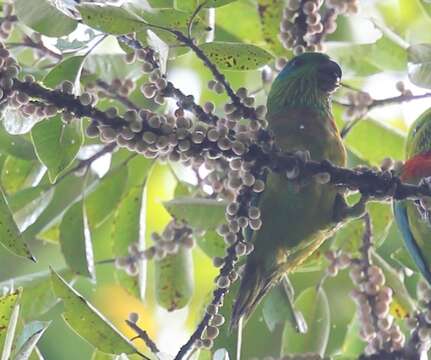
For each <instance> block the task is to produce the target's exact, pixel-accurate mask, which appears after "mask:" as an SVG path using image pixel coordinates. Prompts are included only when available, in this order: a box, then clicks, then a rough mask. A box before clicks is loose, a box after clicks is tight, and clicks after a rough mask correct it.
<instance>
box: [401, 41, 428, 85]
mask: <svg viewBox="0 0 431 360" xmlns="http://www.w3.org/2000/svg"><path fill="white" fill-rule="evenodd" d="M407 53H408V60H409V79H410V81H411V82H412V83H413V84H415V85H418V86H421V87H424V88H427V89H431V44H415V45H412V46H410V47H409V48H408V49H407Z"/></svg>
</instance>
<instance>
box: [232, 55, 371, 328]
mask: <svg viewBox="0 0 431 360" xmlns="http://www.w3.org/2000/svg"><path fill="white" fill-rule="evenodd" d="M340 78H341V69H340V67H339V66H338V64H337V63H336V62H334V61H333V60H331V59H330V58H329V57H328V56H327V55H324V54H321V53H305V54H302V55H299V56H297V57H295V58H293V59H292V60H290V61H289V62H288V63H287V65H286V66H285V67H284V69H283V70H282V71H281V72H280V74H279V75H278V76H277V78H276V79H275V80H274V83H273V84H272V87H271V90H270V92H269V95H268V99H267V108H268V113H267V120H268V124H269V130H270V131H271V132H272V133H273V135H274V138H275V142H276V144H277V145H278V146H279V147H280V148H281V149H282V150H283V151H286V152H295V151H303V152H306V151H308V152H309V153H310V156H311V159H313V160H317V161H320V160H329V161H330V162H331V163H333V164H335V165H339V166H344V165H345V163H346V151H345V148H344V146H343V143H342V140H341V137H340V134H339V132H338V129H337V127H336V125H335V123H334V120H333V117H332V113H331V93H332V92H333V91H334V90H335V89H336V88H337V87H338V84H339V81H340ZM258 206H259V208H260V210H261V220H262V227H261V228H260V229H259V230H258V231H255V232H254V233H253V234H252V236H251V239H249V240H250V241H252V243H253V244H254V251H253V252H252V253H251V254H250V255H249V256H248V258H247V261H246V265H245V270H244V273H243V276H242V280H241V284H240V288H239V291H238V295H237V298H236V301H235V303H234V307H233V314H232V318H231V327H236V326H238V323H239V321H240V319H241V318H244V319H247V318H248V317H249V316H250V315H251V314H252V312H253V311H254V309H255V307H256V306H257V305H258V304H259V302H260V301H261V300H262V298H263V296H265V294H267V293H268V291H269V290H270V288H271V287H272V286H273V285H274V284H276V283H277V282H278V281H279V280H281V279H282V278H283V276H284V275H285V274H287V273H288V272H291V271H293V270H294V269H295V268H297V267H298V266H299V265H301V264H302V263H303V262H304V261H305V260H306V259H307V258H308V257H309V256H310V255H311V254H312V253H313V252H314V251H315V250H316V249H318V248H319V247H320V245H322V243H323V242H324V240H325V239H327V238H328V237H329V236H330V235H331V234H332V233H333V232H334V230H335V229H336V228H337V225H338V224H339V223H340V221H342V220H343V219H346V218H347V217H350V216H359V215H361V214H362V213H363V211H364V207H365V205H364V202H363V201H360V202H359V203H358V204H356V205H354V206H353V207H351V208H349V207H348V206H347V205H346V203H345V201H344V198H343V196H342V195H340V194H339V193H337V190H336V189H335V187H334V186H332V185H330V184H322V183H319V182H318V181H315V180H314V179H310V181H308V182H307V183H298V182H295V181H289V180H288V179H287V177H286V175H284V174H276V173H269V174H268V176H267V179H266V187H265V191H264V193H263V194H262V196H261V198H260V200H259V204H258Z"/></svg>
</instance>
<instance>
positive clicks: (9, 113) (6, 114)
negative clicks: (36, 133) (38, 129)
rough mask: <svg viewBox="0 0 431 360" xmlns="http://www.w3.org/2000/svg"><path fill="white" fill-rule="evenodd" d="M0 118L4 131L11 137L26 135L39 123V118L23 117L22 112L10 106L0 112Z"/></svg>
mask: <svg viewBox="0 0 431 360" xmlns="http://www.w3.org/2000/svg"><path fill="white" fill-rule="evenodd" d="M0 116H1V119H2V121H3V127H4V129H5V130H6V132H8V133H9V134H11V135H21V134H26V133H28V132H29V131H30V130H31V128H32V127H33V126H34V125H35V124H36V123H37V122H39V121H40V117H39V116H37V115H31V116H24V115H23V114H22V112H20V111H18V110H17V109H16V108H13V107H12V106H7V107H6V109H4V110H3V111H1V112H0Z"/></svg>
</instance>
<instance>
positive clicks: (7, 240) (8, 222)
mask: <svg viewBox="0 0 431 360" xmlns="http://www.w3.org/2000/svg"><path fill="white" fill-rule="evenodd" d="M0 243H1V244H2V245H3V246H4V247H5V248H6V249H8V250H9V251H10V252H12V253H13V254H15V255H18V256H22V257H26V258H28V259H30V260H33V261H35V258H34V257H33V255H32V254H31V253H30V250H29V248H28V246H27V244H26V243H25V241H24V237H23V236H22V234H21V232H20V231H19V229H18V226H17V224H16V223H15V220H14V219H13V216H12V212H11V210H10V208H9V206H8V203H7V200H6V197H5V195H4V193H3V191H2V190H1V189H0Z"/></svg>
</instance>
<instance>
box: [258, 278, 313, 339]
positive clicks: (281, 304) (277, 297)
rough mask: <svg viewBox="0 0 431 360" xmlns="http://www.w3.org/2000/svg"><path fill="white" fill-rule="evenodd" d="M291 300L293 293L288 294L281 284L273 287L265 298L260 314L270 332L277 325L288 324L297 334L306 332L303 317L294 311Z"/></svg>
mask: <svg viewBox="0 0 431 360" xmlns="http://www.w3.org/2000/svg"><path fill="white" fill-rule="evenodd" d="M287 281H288V280H287ZM289 285H290V283H289ZM293 299H294V294H293V291H289V292H288V291H287V289H285V288H284V284H283V283H280V284H279V285H278V286H276V287H274V288H273V289H272V290H271V292H270V293H269V294H268V295H267V296H266V297H265V299H264V300H263V308H262V314H263V318H264V320H265V322H266V325H267V326H268V329H269V330H270V331H274V330H275V327H276V325H277V324H284V323H285V322H288V323H289V324H290V326H292V327H293V328H294V329H295V330H296V331H297V332H299V333H306V332H307V324H306V323H305V321H304V317H303V315H302V314H301V313H300V312H298V311H297V310H296V309H295V307H294V305H293Z"/></svg>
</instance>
